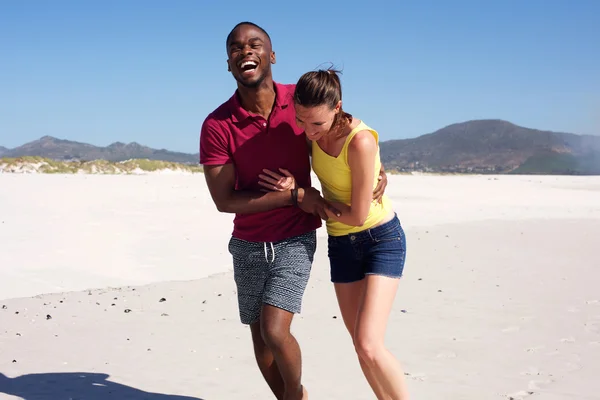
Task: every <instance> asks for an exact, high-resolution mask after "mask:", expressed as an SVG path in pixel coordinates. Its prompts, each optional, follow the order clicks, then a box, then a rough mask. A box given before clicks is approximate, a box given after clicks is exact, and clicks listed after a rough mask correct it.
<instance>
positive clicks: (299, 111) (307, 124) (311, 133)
mask: <svg viewBox="0 0 600 400" xmlns="http://www.w3.org/2000/svg"><path fill="white" fill-rule="evenodd" d="M295 108H296V124H297V125H298V127H300V128H301V129H304V132H305V133H306V137H307V138H308V139H309V140H312V141H317V140H319V139H321V138H322V137H323V136H325V135H326V134H327V133H328V132H329V130H330V129H331V126H332V125H333V121H334V120H335V116H336V114H338V113H339V111H340V108H341V102H340V103H338V105H337V106H336V107H335V108H334V109H331V108H329V106H327V105H321V106H314V107H304V106H301V105H298V104H296V105H295Z"/></svg>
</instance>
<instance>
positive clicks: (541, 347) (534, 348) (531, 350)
mask: <svg viewBox="0 0 600 400" xmlns="http://www.w3.org/2000/svg"><path fill="white" fill-rule="evenodd" d="M545 348H546V346H544V345H540V346H533V347H530V348H528V349H527V352H528V353H537V352H538V351H541V350H544V349H545Z"/></svg>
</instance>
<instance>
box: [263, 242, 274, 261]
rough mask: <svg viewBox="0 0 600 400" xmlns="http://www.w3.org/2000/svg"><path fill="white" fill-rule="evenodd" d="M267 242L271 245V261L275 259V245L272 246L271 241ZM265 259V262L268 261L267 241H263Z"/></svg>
mask: <svg viewBox="0 0 600 400" xmlns="http://www.w3.org/2000/svg"><path fill="white" fill-rule="evenodd" d="M269 244H270V245H271V261H270V262H273V261H275V247H273V243H272V242H269ZM265 260H267V262H269V256H268V254H267V242H265Z"/></svg>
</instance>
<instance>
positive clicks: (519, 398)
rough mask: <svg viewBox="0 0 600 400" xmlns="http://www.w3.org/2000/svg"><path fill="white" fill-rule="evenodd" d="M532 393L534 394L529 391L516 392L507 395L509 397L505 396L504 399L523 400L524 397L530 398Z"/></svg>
mask: <svg viewBox="0 0 600 400" xmlns="http://www.w3.org/2000/svg"><path fill="white" fill-rule="evenodd" d="M533 393H534V392H533V391H531V390H519V391H518V392H516V393H513V394H509V395H507V396H506V397H507V398H508V399H509V400H523V399H525V398H526V397H529V396H531V395H532V394H533Z"/></svg>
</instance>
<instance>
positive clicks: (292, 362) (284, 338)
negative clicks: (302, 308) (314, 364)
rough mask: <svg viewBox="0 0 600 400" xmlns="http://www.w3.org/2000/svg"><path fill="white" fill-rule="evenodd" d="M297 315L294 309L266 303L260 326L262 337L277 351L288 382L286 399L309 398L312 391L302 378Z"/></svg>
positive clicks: (269, 346) (281, 370)
mask: <svg viewBox="0 0 600 400" xmlns="http://www.w3.org/2000/svg"><path fill="white" fill-rule="evenodd" d="M293 317H294V314H293V313H290V312H288V311H285V310H282V309H280V308H277V307H273V306H271V305H268V304H264V305H263V308H262V312H261V318H260V327H261V333H262V338H263V340H264V342H265V343H266V345H267V347H268V348H269V349H270V351H271V352H272V354H273V357H274V360H275V363H276V365H277V368H278V370H279V373H280V374H281V378H282V380H283V383H284V394H283V400H305V399H308V393H307V392H306V389H305V388H304V387H303V386H302V382H301V380H302V355H301V352H300V345H299V344H298V342H297V341H296V338H295V337H294V336H293V335H292V333H291V332H290V327H291V324H292V318H293Z"/></svg>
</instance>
